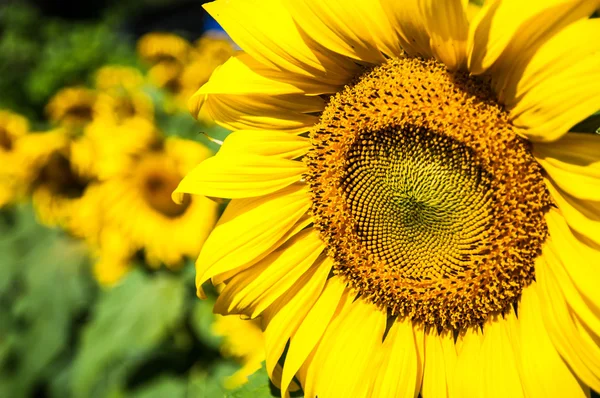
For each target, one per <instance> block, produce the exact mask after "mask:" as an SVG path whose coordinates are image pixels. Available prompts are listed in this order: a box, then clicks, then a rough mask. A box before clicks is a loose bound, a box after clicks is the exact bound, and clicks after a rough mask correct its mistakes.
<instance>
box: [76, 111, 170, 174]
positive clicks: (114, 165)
mask: <svg viewBox="0 0 600 398" xmlns="http://www.w3.org/2000/svg"><path fill="white" fill-rule="evenodd" d="M160 141H161V138H160V135H159V133H158V131H157V129H156V127H155V126H154V124H153V123H152V122H150V121H148V120H146V119H143V118H130V119H126V120H124V121H123V122H122V123H120V124H115V123H114V121H111V120H104V119H99V120H96V121H94V122H93V123H91V124H89V125H88V126H87V127H86V128H85V130H84V134H83V136H82V137H81V138H80V139H79V140H77V141H76V142H74V143H73V144H72V145H74V146H76V147H78V150H77V151H75V152H74V155H75V156H80V157H81V159H77V164H79V165H80V169H81V170H82V172H83V173H84V174H85V175H88V176H93V177H95V178H97V179H98V180H107V179H109V178H111V177H113V176H115V175H117V174H121V173H122V172H123V170H128V169H129V168H130V167H133V166H132V165H133V163H135V162H136V161H137V157H138V156H139V155H140V154H142V153H143V152H146V151H148V150H150V149H152V148H155V147H158V146H160Z"/></svg>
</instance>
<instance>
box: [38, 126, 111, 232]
mask: <svg viewBox="0 0 600 398" xmlns="http://www.w3.org/2000/svg"><path fill="white" fill-rule="evenodd" d="M30 145H32V146H34V147H38V150H37V152H38V155H37V162H38V163H39V164H38V166H37V167H38V173H37V178H36V180H35V181H34V182H33V184H32V194H31V197H32V202H33V206H34V208H35V210H36V213H37V215H38V219H39V221H40V222H41V223H42V224H45V225H48V226H59V227H61V228H64V229H65V230H67V231H69V232H70V233H72V234H74V235H75V236H78V237H87V236H88V235H90V234H95V233H96V231H97V229H98V222H99V221H98V218H99V213H98V205H99V203H100V202H99V197H98V196H97V192H98V191H97V190H94V189H91V187H92V185H93V184H92V183H93V180H92V177H91V176H90V175H88V174H86V173H85V172H84V170H83V165H85V164H87V163H90V162H92V161H93V160H91V159H88V157H89V156H91V154H90V153H89V152H87V151H85V152H83V151H81V149H82V147H81V146H80V145H78V140H75V141H71V140H69V139H68V137H67V135H66V134H65V133H64V132H63V131H56V132H48V133H40V134H37V135H36V136H32V140H30ZM80 152H81V153H80Z"/></svg>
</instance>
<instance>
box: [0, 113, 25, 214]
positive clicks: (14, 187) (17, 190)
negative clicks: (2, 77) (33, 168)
mask: <svg viewBox="0 0 600 398" xmlns="http://www.w3.org/2000/svg"><path fill="white" fill-rule="evenodd" d="M28 133H29V122H28V121H27V119H26V118H24V117H23V116H21V115H18V114H16V113H13V112H10V111H6V110H0V162H2V168H1V169H0V207H2V206H5V205H7V204H9V203H11V202H14V201H15V200H18V198H19V197H21V196H23V194H24V192H25V191H26V186H27V181H28V178H27V176H28V175H29V170H28V167H27V166H26V165H25V164H23V163H22V159H21V157H20V152H21V151H20V148H21V147H22V145H21V141H22V138H23V137H24V136H26V135H27V134H28Z"/></svg>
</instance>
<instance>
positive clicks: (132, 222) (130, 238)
mask: <svg viewBox="0 0 600 398" xmlns="http://www.w3.org/2000/svg"><path fill="white" fill-rule="evenodd" d="M136 3H137V2H130V3H128V4H124V3H122V2H120V3H119V4H116V2H115V4H114V5H112V7H107V8H104V9H102V15H100V16H96V17H94V18H93V19H87V18H83V17H81V16H80V15H78V16H77V18H75V19H74V18H71V17H69V16H68V15H67V16H64V15H55V14H53V13H54V11H55V10H45V9H43V8H40V7H37V6H36V4H33V3H32V4H23V3H21V2H14V3H13V4H9V5H3V6H0V7H1V8H0V26H1V29H2V36H1V38H0V47H1V48H2V51H0V52H1V55H0V65H1V70H2V76H1V77H0V87H1V89H2V95H1V97H0V159H2V167H1V169H0V231H1V232H0V246H1V247H2V249H1V253H2V256H1V259H0V281H1V282H0V283H1V287H0V397H14V398H17V397H123V398H125V397H140V398H141V397H175V398H176V397H182V398H183V397H213V396H214V397H220V396H224V397H254V396H265V397H267V396H271V393H270V391H271V390H270V387H269V382H268V377H267V375H266V373H265V372H264V370H262V369H261V366H262V365H261V364H262V362H263V360H264V349H263V348H262V344H263V343H262V335H261V333H260V328H259V326H258V324H256V323H255V322H254V321H242V320H241V319H239V317H227V318H226V317H223V316H220V315H214V314H213V311H212V307H213V305H214V300H215V297H216V294H217V290H216V289H215V290H214V291H211V292H210V294H209V298H208V299H207V300H204V301H202V300H199V299H198V298H197V297H196V293H195V288H194V261H195V259H196V257H197V256H198V253H199V251H200V248H201V246H202V244H203V242H204V241H205V240H206V237H207V235H208V233H209V232H210V230H211V229H212V227H213V226H214V224H215V222H216V220H217V217H218V216H219V214H220V213H221V212H222V210H223V206H224V204H223V203H217V202H216V201H212V200H209V199H206V198H203V197H194V198H191V197H190V196H187V195H186V196H185V197H184V198H182V203H181V204H176V203H175V202H173V201H172V199H171V193H172V191H173V190H174V189H175V188H176V187H177V185H178V183H179V181H180V180H181V178H182V177H183V176H184V175H185V174H186V173H187V172H189V171H190V170H191V169H192V168H193V167H194V166H195V165H196V164H197V163H199V162H200V161H201V160H203V159H206V158H208V157H210V156H212V155H213V154H214V152H215V151H216V149H217V148H218V145H217V144H216V143H215V142H219V141H220V140H222V139H223V138H224V137H225V136H226V135H227V133H228V131H227V130H225V129H223V128H220V127H217V126H216V125H215V124H214V122H212V121H211V120H210V118H208V117H204V118H200V120H199V121H198V120H195V119H194V118H193V117H192V116H190V114H189V112H188V111H187V105H186V102H187V98H188V97H189V96H191V95H192V94H193V93H194V92H195V91H196V90H197V89H198V88H199V87H200V86H201V85H202V84H203V83H204V82H206V81H207V80H208V77H209V76H210V74H211V73H212V71H213V70H214V69H215V68H216V67H217V66H219V65H220V64H222V63H223V62H224V61H225V60H226V59H227V58H229V56H231V54H232V53H233V51H234V44H233V43H232V42H231V40H230V39H229V38H228V37H227V36H226V35H225V34H224V33H223V32H222V31H221V30H219V29H210V27H207V28H206V29H201V30H198V29H197V32H196V33H194V32H191V31H186V30H185V29H184V30H183V31H181V32H180V31H178V30H177V29H174V28H171V29H168V30H163V29H160V27H159V28H158V29H157V30H156V31H143V33H140V32H138V30H136V29H137V28H136V27H135V26H133V27H132V26H131V25H133V24H134V23H137V24H139V23H141V22H135V21H133V19H132V18H133V16H134V15H136V14H135V13H134V12H132V11H134V10H136V7H137V5H138V4H136ZM142 5H143V6H144V7H146V9H147V10H151V11H152V12H154V13H156V12H166V13H175V11H173V10H172V7H170V6H169V5H168V4H158V5H156V4H151V2H148V4H145V3H144V4H142ZM181 6H182V7H183V6H186V7H188V8H189V6H190V4H187V5H185V4H183V3H182V4H181ZM195 10H196V18H198V20H197V21H196V24H199V25H202V24H203V22H202V18H206V19H208V18H207V17H206V16H205V15H204V14H203V13H198V12H197V11H198V7H196V8H195ZM174 15H177V14H176V13H175V14H174ZM132 21H133V22H132ZM208 23H210V21H209V22H208ZM215 27H218V26H216V25H215ZM207 137H210V138H207ZM255 372H256V374H257V376H252V377H251V379H250V381H248V379H247V377H248V376H250V375H252V374H253V373H255Z"/></svg>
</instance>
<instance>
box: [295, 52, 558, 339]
mask: <svg viewBox="0 0 600 398" xmlns="http://www.w3.org/2000/svg"><path fill="white" fill-rule="evenodd" d="M310 139H311V143H312V147H311V149H310V151H309V153H308V154H307V156H306V157H305V162H306V164H307V166H308V170H309V171H308V174H307V176H306V181H307V183H308V184H309V187H310V192H311V198H312V207H311V212H312V215H313V217H314V219H315V226H316V228H317V229H318V231H319V232H320V234H321V237H322V238H323V240H324V241H325V242H326V244H327V249H328V252H329V254H330V255H331V256H332V257H333V258H334V263H335V266H334V272H335V273H336V274H338V275H342V276H343V277H344V278H345V279H346V280H347V281H348V283H349V285H350V287H351V288H352V289H354V290H356V291H357V292H358V293H359V294H360V295H362V296H363V297H365V298H367V299H368V300H370V301H371V302H373V303H374V304H376V305H378V306H380V307H382V308H383V309H385V310H386V311H387V312H388V313H389V314H390V315H391V316H398V317H408V318H410V319H412V320H413V321H414V322H421V323H423V324H424V325H425V326H427V327H436V328H438V330H441V329H460V328H464V327H467V326H472V325H477V324H482V323H483V322H485V320H486V319H487V318H488V317H489V316H491V315H493V314H498V313H502V312H504V311H506V310H507V309H508V308H509V307H510V305H511V304H514V303H516V302H517V300H518V298H519V295H520V292H521V290H522V289H523V288H524V287H525V286H527V285H529V284H530V283H531V281H532V280H533V279H534V276H535V275H534V263H535V259H536V258H537V257H538V256H539V254H540V253H541V247H542V244H543V242H544V240H545V239H546V237H547V227H546V224H545V220H544V214H545V213H546V212H547V210H548V209H549V207H550V206H551V200H550V195H549V193H548V191H547V189H546V187H545V185H544V181H543V176H542V169H541V167H540V166H539V164H538V163H537V162H536V161H535V159H534V158H533V156H532V154H531V151H530V147H529V144H528V143H527V141H526V140H524V139H523V138H521V137H520V136H519V134H518V130H517V129H516V128H515V127H514V126H512V124H511V123H510V121H509V120H508V116H507V113H506V112H505V111H504V109H503V108H502V107H501V106H500V105H498V104H497V102H496V101H495V99H494V96H493V93H492V92H491V90H490V89H489V84H488V83H487V82H485V81H483V80H479V79H476V78H473V77H471V76H468V75H467V74H465V73H450V72H448V71H447V70H446V69H445V68H444V67H443V65H441V64H439V63H437V62H436V61H432V60H428V61H425V60H421V59H418V58H402V59H392V60H389V61H388V62H387V63H386V64H384V65H381V66H378V67H376V68H374V69H372V70H370V71H367V72H366V73H365V74H363V75H362V76H361V77H359V78H358V79H357V80H356V82H355V83H354V84H352V85H350V86H347V87H346V88H345V89H344V90H343V91H342V92H340V93H338V94H337V95H336V96H335V97H332V98H331V99H330V101H329V104H328V106H327V108H326V109H325V111H324V112H323V114H322V116H321V119H320V123H319V124H318V125H317V126H315V128H314V129H313V130H312V131H311V133H310Z"/></svg>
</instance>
